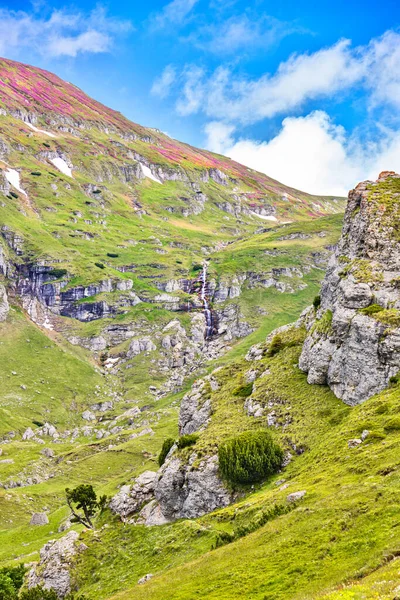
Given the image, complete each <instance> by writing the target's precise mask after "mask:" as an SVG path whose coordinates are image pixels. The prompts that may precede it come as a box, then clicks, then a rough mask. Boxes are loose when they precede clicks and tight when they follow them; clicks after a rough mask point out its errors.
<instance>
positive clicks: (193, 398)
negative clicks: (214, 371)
mask: <svg viewBox="0 0 400 600" xmlns="http://www.w3.org/2000/svg"><path fill="white" fill-rule="evenodd" d="M210 391H211V387H210V384H209V382H208V381H207V378H206V379H201V380H200V381H197V382H196V383H195V384H194V385H193V386H192V388H191V390H190V392H188V393H187V394H185V396H184V397H183V398H182V402H181V408H180V412H179V432H180V434H181V435H185V434H188V433H194V432H195V431H199V430H200V429H203V428H204V427H206V426H207V423H208V421H209V418H210V413H211V400H210Z"/></svg>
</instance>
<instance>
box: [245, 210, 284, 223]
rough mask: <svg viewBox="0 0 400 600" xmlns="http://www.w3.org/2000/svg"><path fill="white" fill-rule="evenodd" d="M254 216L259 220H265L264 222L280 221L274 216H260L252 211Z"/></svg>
mask: <svg viewBox="0 0 400 600" xmlns="http://www.w3.org/2000/svg"><path fill="white" fill-rule="evenodd" d="M250 212H251V214H252V215H254V216H255V217H258V218H259V219H264V221H277V220H278V219H277V218H276V217H273V216H272V215H269V216H267V215H259V214H258V213H256V212H253V211H252V210H251V211H250Z"/></svg>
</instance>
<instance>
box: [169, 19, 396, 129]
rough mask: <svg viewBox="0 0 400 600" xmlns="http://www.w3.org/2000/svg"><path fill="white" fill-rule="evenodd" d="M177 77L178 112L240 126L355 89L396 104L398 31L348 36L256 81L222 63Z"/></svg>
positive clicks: (294, 57)
mask: <svg viewBox="0 0 400 600" xmlns="http://www.w3.org/2000/svg"><path fill="white" fill-rule="evenodd" d="M237 43H238V42H237ZM193 72H196V73H197V79H196V80H194V79H193ZM182 77H183V79H184V80H185V78H186V79H187V80H189V85H188V86H186V85H185V84H184V85H183V87H182V92H181V93H180V95H179V100H178V104H177V106H178V110H179V112H180V113H181V114H185V115H188V114H193V113H196V112H204V113H205V114H206V115H207V116H208V117H210V118H212V119H220V120H225V121H234V122H235V123H241V124H250V123H255V122H257V121H260V120H262V119H265V118H270V117H273V116H274V115H277V114H282V113H288V112H290V111H293V110H298V109H299V108H300V107H302V106H303V105H304V104H305V103H306V102H307V101H310V100H314V101H315V100H317V99H321V98H327V97H328V98H331V97H334V96H337V95H338V94H339V93H345V92H346V91H347V90H349V89H353V88H356V87H358V88H360V89H361V88H362V89H364V90H367V92H368V94H369V101H370V105H371V107H373V106H374V105H376V104H377V103H382V102H390V103H392V104H394V105H395V106H396V107H399V106H400V34H398V33H396V32H394V31H389V32H387V33H386V34H385V35H384V36H382V37H381V38H375V39H373V40H371V42H370V43H369V44H368V45H367V46H361V47H356V48H352V47H351V42H350V41H349V40H340V41H338V42H337V43H336V44H334V45H333V46H331V47H329V48H323V49H321V50H318V51H317V52H314V53H311V54H310V53H305V54H294V55H292V56H291V57H290V58H289V59H288V60H287V61H286V62H283V63H281V64H280V65H279V67H278V69H277V70H276V72H275V73H274V74H272V75H271V74H268V73H266V74H264V75H263V76H262V77H260V78H259V79H256V80H254V79H253V80H251V79H249V78H246V77H243V76H239V75H236V74H235V73H233V72H232V70H231V69H230V68H227V67H224V66H220V67H218V68H217V69H216V70H215V71H214V72H213V73H212V74H211V75H207V74H206V73H205V72H203V71H201V72H200V71H199V70H197V71H196V66H195V65H193V66H192V67H191V68H186V70H185V72H184V73H183V74H182ZM188 91H189V94H187V92H188ZM194 96H195V97H196V98H197V101H196V102H193V97H194Z"/></svg>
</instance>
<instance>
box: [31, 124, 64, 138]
mask: <svg viewBox="0 0 400 600" xmlns="http://www.w3.org/2000/svg"><path fill="white" fill-rule="evenodd" d="M26 125H28V127H30V128H31V129H33V131H36V132H37V133H44V135H48V136H49V137H51V138H56V137H57V136H56V135H54V133H50V131H45V130H44V129H38V128H37V127H35V126H34V125H32V123H26Z"/></svg>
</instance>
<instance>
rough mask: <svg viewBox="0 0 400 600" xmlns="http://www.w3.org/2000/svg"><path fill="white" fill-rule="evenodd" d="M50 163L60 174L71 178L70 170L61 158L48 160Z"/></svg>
mask: <svg viewBox="0 0 400 600" xmlns="http://www.w3.org/2000/svg"><path fill="white" fill-rule="evenodd" d="M50 162H51V163H53V165H54V166H55V167H56V168H57V169H58V170H59V171H61V173H64V175H67V176H68V177H72V170H71V168H70V167H69V166H68V165H67V163H66V162H65V160H64V159H63V158H61V157H60V156H56V158H50Z"/></svg>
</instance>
